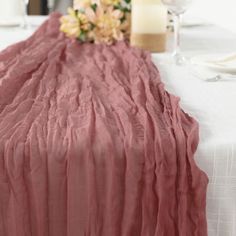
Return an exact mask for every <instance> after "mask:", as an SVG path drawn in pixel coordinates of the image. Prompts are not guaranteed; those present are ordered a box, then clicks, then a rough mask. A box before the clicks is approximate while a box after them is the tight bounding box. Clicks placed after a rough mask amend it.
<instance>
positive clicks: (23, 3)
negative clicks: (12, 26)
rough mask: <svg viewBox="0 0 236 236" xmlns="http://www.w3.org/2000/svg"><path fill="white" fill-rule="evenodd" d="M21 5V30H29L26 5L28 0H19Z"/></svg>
mask: <svg viewBox="0 0 236 236" xmlns="http://www.w3.org/2000/svg"><path fill="white" fill-rule="evenodd" d="M21 2H22V5H23V23H22V28H23V29H29V28H30V27H29V26H30V25H29V20H28V5H29V0H21Z"/></svg>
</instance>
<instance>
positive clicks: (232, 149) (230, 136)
mask: <svg viewBox="0 0 236 236" xmlns="http://www.w3.org/2000/svg"><path fill="white" fill-rule="evenodd" d="M45 19H46V18H45V17H30V22H34V25H35V26H36V27H32V28H31V29H30V30H22V29H19V28H15V29H3V28H0V50H1V49H3V48H5V47H6V46H8V45H10V44H12V43H15V42H18V41H20V40H23V39H25V38H27V37H28V36H30V35H31V34H32V32H33V31H34V30H35V29H36V28H37V25H39V24H40V23H42V22H43V21H44V20H45ZM182 38H183V51H184V52H185V53H186V54H187V55H188V56H192V55H198V54H202V53H221V52H224V53H232V52H235V53H236V35H234V34H232V33H230V32H228V31H226V30H224V29H222V28H219V27H217V26H209V25H208V26H202V27H191V28H185V29H183V31H182ZM168 57H169V55H168V54H153V61H154V63H155V64H156V65H157V66H158V68H159V70H160V73H161V76H162V80H163V82H164V83H165V85H166V89H167V90H168V91H169V92H170V93H172V94H174V95H176V96H179V97H180V98H181V101H180V105H181V107H182V108H183V109H184V111H185V112H187V113H189V114H190V115H191V116H193V117H195V119H196V120H197V121H198V122H199V125H200V143H199V147H198V151H197V153H196V156H195V160H196V162H197V164H198V166H199V167H200V168H201V169H202V170H203V171H205V172H206V173H207V175H208V177H209V187H208V194H207V219H208V229H209V236H235V235H236V79H235V80H233V79H232V80H228V81H220V82H217V83H207V82H204V81H202V80H200V79H199V78H197V77H196V75H194V73H192V70H191V69H190V68H188V67H186V66H184V67H177V66H175V65H170V64H165V61H166V60H167V59H168Z"/></svg>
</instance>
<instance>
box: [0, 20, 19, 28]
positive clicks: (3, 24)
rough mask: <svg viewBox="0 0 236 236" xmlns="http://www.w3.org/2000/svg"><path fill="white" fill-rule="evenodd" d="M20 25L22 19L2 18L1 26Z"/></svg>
mask: <svg viewBox="0 0 236 236" xmlns="http://www.w3.org/2000/svg"><path fill="white" fill-rule="evenodd" d="M19 25H20V21H18V20H11V21H7V20H0V27H16V26H19Z"/></svg>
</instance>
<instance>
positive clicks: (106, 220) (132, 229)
mask: <svg viewBox="0 0 236 236" xmlns="http://www.w3.org/2000/svg"><path fill="white" fill-rule="evenodd" d="M58 18H59V15H58V14H53V15H52V16H51V18H50V20H49V21H48V22H46V23H45V24H44V25H43V26H41V28H40V29H39V30H38V31H37V32H36V33H35V34H34V35H33V36H32V37H31V38H29V39H28V40H26V41H24V42H21V43H18V44H16V45H13V46H11V47H9V48H7V49H6V50H4V51H3V52H1V53H0V81H1V82H0V235H1V236H177V235H179V236H206V235H207V226H206V216H205V204H206V187H207V183H208V180H207V177H206V175H205V174H204V173H203V172H202V171H201V170H200V169H199V168H198V167H197V166H196V164H195V161H194V159H193V155H194V152H195V150H196V147H197V144H198V125H197V123H196V122H195V121H194V120H193V119H192V118H191V117H189V116H188V115H187V114H185V113H184V112H183V111H181V110H180V108H179V105H178V102H179V100H178V98H176V97H174V96H172V95H170V94H168V93H167V92H166V91H165V90H164V86H163V84H162V82H161V80H160V76H159V73H158V71H157V69H156V67H155V66H154V65H153V64H152V62H151V58H150V55H149V54H147V53H145V52H143V51H140V50H138V49H133V48H130V47H129V46H128V45H127V44H126V43H124V42H121V43H118V44H116V45H113V46H105V45H99V46H98V45H92V44H82V45H81V44H78V43H77V42H76V41H73V40H70V39H66V38H64V36H63V35H62V34H60V33H59V31H58V26H59V25H58Z"/></svg>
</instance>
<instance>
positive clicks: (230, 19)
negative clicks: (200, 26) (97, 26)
mask: <svg viewBox="0 0 236 236" xmlns="http://www.w3.org/2000/svg"><path fill="white" fill-rule="evenodd" d="M1 1H3V0H0V7H1ZM72 2H73V0H30V1H29V13H30V14H32V15H45V14H48V13H50V12H51V11H55V10H56V11H60V12H62V13H65V12H66V9H67V7H68V6H72ZM235 9H236V1H235V0H195V1H194V2H193V5H192V7H191V9H190V10H189V11H188V13H187V16H188V17H191V16H193V17H198V18H202V19H204V20H207V21H208V22H210V23H215V24H218V25H220V26H223V27H225V28H228V29H229V30H232V31H235V32H236V14H235Z"/></svg>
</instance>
